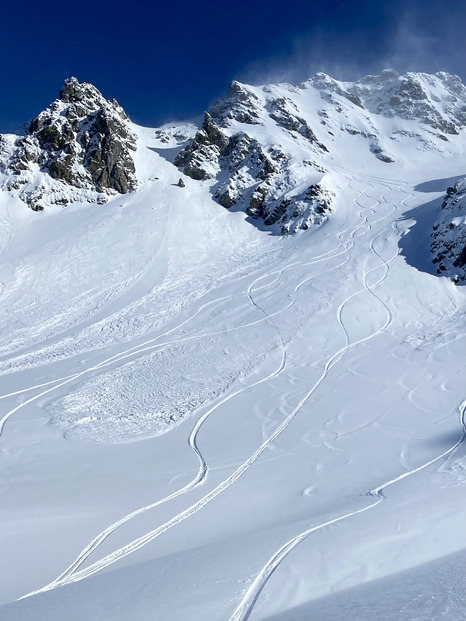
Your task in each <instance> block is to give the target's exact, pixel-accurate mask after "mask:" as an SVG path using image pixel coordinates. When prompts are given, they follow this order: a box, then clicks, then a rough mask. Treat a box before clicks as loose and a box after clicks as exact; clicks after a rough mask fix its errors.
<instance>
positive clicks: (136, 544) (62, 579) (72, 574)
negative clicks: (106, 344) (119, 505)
mask: <svg viewBox="0 0 466 621" xmlns="http://www.w3.org/2000/svg"><path fill="white" fill-rule="evenodd" d="M348 185H349V183H348ZM372 187H373V186H372ZM390 189H391V188H390ZM364 193H365V191H360V192H359V196H361V195H362V194H364ZM366 196H367V195H366ZM368 198H369V199H370V200H376V204H375V206H377V205H380V204H381V201H379V200H378V199H373V198H371V197H368ZM354 202H355V203H356V204H357V205H358V206H359V207H361V210H360V211H359V212H358V215H359V216H360V217H362V218H363V222H362V223H360V224H358V225H357V226H355V227H349V228H348V229H345V230H343V231H340V233H338V234H337V238H338V239H339V244H338V246H337V247H336V248H335V249H333V250H331V251H329V252H327V253H324V254H323V255H318V256H317V257H314V258H313V259H312V260H311V261H309V262H306V263H303V262H295V263H293V264H289V265H287V266H285V267H283V268H282V269H281V270H278V271H277V270H276V271H272V272H269V273H267V274H263V275H262V276H260V277H258V278H256V279H255V280H254V281H253V282H252V283H251V284H250V285H249V287H248V289H247V296H248V299H249V301H250V303H251V304H252V305H254V306H256V307H257V308H258V309H259V310H260V311H261V312H262V313H264V315H265V317H264V319H263V320H261V321H267V320H271V318H272V317H273V316H275V315H277V314H278V313H279V312H283V311H284V310H285V309H287V308H289V307H290V305H292V304H293V303H294V299H292V300H291V302H290V303H289V304H288V305H287V306H286V307H285V308H284V309H281V310H280V311H277V312H275V313H272V314H270V315H268V314H267V313H265V311H263V309H262V308H261V307H260V306H259V305H258V304H257V303H256V302H255V301H254V299H253V297H252V292H253V291H254V290H259V289H262V288H264V287H266V286H270V285H272V284H274V283H276V282H277V281H278V280H279V279H280V277H281V274H282V273H283V272H284V271H285V270H286V269H290V268H291V267H293V266H295V265H297V264H300V265H301V266H305V265H311V264H314V263H317V262H319V261H322V260H327V259H328V258H333V257H335V256H339V254H344V253H346V252H348V250H349V249H350V248H351V247H352V245H353V244H354V242H353V240H354V238H355V237H356V232H357V231H358V230H359V229H360V228H362V227H363V226H364V225H366V230H364V231H363V234H365V233H367V232H368V231H369V230H370V227H371V224H370V223H369V222H368V220H367V216H364V217H363V216H362V214H363V213H364V211H366V210H370V211H371V212H372V213H375V212H374V209H373V207H364V206H362V205H361V204H359V203H357V199H356V200H355V201H354ZM389 215H390V214H386V215H385V216H383V217H382V218H379V219H378V220H375V221H373V222H372V224H374V223H375V222H378V221H379V220H383V219H386V218H387V217H388V216H389ZM348 231H350V234H349V243H348V242H345V243H342V241H341V236H342V235H343V234H344V233H346V232H348ZM376 237H378V235H377V236H376ZM374 240H375V238H374ZM374 240H372V242H371V246H370V247H371V249H372V251H373V252H374V253H375V254H377V253H376V252H375V250H374V249H373V246H372V244H373V242H374ZM342 246H343V251H342V252H341V253H336V251H337V250H338V249H339V248H340V247H342ZM377 256H378V257H379V259H380V260H382V261H383V259H382V258H381V257H380V256H379V255H378V254H377ZM396 256H398V253H397V254H396V255H395V256H394V257H392V258H391V259H390V260H389V261H388V262H384V261H383V264H380V265H377V266H375V267H374V268H372V269H370V270H368V271H367V272H365V274H364V276H363V288H362V289H360V290H358V291H356V292H355V293H353V294H352V295H351V296H349V297H348V298H347V299H346V300H344V301H343V302H342V303H341V304H340V306H339V308H338V311H337V318H338V320H339V324H340V325H341V327H342V328H343V331H344V334H345V345H344V347H343V348H341V349H340V350H338V351H337V352H336V353H335V354H333V355H332V356H331V357H330V358H329V359H328V360H327V362H326V364H325V367H324V371H323V373H322V375H321V377H320V378H319V379H318V380H317V382H316V383H315V384H314V386H313V387H312V388H311V390H310V391H308V393H307V394H306V395H305V397H304V399H302V400H301V401H300V402H299V404H298V405H297V406H296V407H295V409H294V410H293V411H292V412H291V414H290V415H288V417H287V418H286V419H285V420H284V421H283V422H282V423H281V425H279V426H278V427H277V428H276V430H275V431H274V433H273V434H272V435H271V436H269V438H267V439H266V440H265V441H264V442H263V443H262V444H261V445H260V447H259V448H258V449H257V450H256V452H255V453H254V454H253V455H252V456H251V457H250V458H249V459H248V460H246V462H244V463H243V464H241V466H240V467H239V468H238V469H237V470H236V471H235V472H234V473H233V474H232V475H231V476H230V477H228V478H227V479H226V480H225V481H223V482H222V483H220V484H219V485H218V486H217V487H216V488H215V489H214V490H212V491H211V492H210V493H209V494H207V495H206V496H204V497H203V498H201V499H200V500H199V501H198V502H197V503H195V504H194V505H192V506H191V507H189V508H188V509H186V510H185V511H183V512H181V513H179V514H178V515H177V516H175V517H173V518H172V519H171V520H169V521H168V522H166V523H165V524H162V525H161V526H159V527H158V528H157V529H155V530H153V531H150V532H149V533H147V534H146V535H144V536H142V537H139V538H138V539H136V540H134V541H133V542H130V543H129V544H127V545H125V546H123V547H122V548H120V549H119V550H116V551H115V552H113V553H111V554H109V555H107V556H106V557H104V558H102V559H101V560H100V561H97V562H95V563H94V564H92V565H90V566H89V567H87V568H86V569H84V570H81V571H79V572H77V569H78V567H79V566H80V565H81V564H82V563H83V562H84V560H86V558H87V557H88V556H89V555H90V554H91V553H92V552H93V551H94V550H95V549H96V548H97V547H98V546H99V545H100V544H101V543H102V542H103V541H104V540H105V539H107V537H108V536H109V535H110V534H111V533H112V532H114V531H115V530H116V529H117V528H118V527H119V526H121V525H122V524H124V523H125V522H127V521H129V520H130V519H132V518H133V517H135V516H136V515H139V514H141V513H143V512H145V511H148V510H150V509H152V508H154V507H156V506H159V505H160V504H162V503H164V502H167V501H168V500H171V499H173V498H175V497H176V496H179V495H181V494H184V493H186V492H188V491H190V490H191V489H193V488H194V487H195V486H197V485H199V484H200V483H201V482H203V480H204V479H205V478H206V476H207V473H208V467H207V464H206V462H205V460H204V458H203V456H202V454H201V452H200V451H199V449H198V446H197V435H198V433H199V430H200V428H201V427H202V425H203V423H204V422H205V420H206V419H207V418H208V416H210V414H211V413H212V412H213V411H215V410H216V409H217V408H218V407H220V406H221V405H222V404H223V403H225V402H226V401H228V400H230V399H232V398H234V397H235V396H237V395H238V394H239V393H241V392H243V391H244V390H247V389H249V388H251V387H253V386H256V385H258V384H260V383H263V382H265V381H267V380H268V379H271V378H272V377H275V376H277V375H278V374H279V373H281V372H282V371H283V369H284V368H285V365H286V352H285V350H284V343H283V340H282V338H281V335H280V334H279V337H280V340H281V344H282V361H281V363H280V366H279V367H278V369H276V370H275V371H274V372H273V373H272V374H270V375H269V376H267V377H265V378H263V379H261V380H259V381H258V382H255V383H254V384H251V385H248V386H246V387H244V388H242V389H240V390H238V391H236V392H235V393H232V394H231V395H228V396H227V397H226V398H224V399H223V400H222V401H220V402H219V403H217V404H216V405H215V406H214V407H213V408H211V409H210V410H208V411H207V412H206V413H205V414H204V415H202V416H201V417H200V419H199V420H198V421H197V423H196V424H195V426H194V428H193V430H192V432H191V434H190V436H189V439H188V443H189V445H190V447H191V449H192V450H193V451H194V452H195V454H196V456H197V458H198V460H199V471H198V474H197V475H196V477H195V478H194V479H193V480H192V481H191V482H190V483H188V484H187V485H186V486H184V487H183V488H181V489H180V490H177V491H175V492H174V493H173V494H170V495H169V496H167V497H165V498H163V499H161V500H159V501H156V502H155V503H152V504H150V505H147V506H145V507H141V508H139V509H137V510H135V511H133V512H131V513H130V514H128V515H127V516H125V517H123V518H121V519H120V520H118V521H117V522H115V523H114V524H112V525H110V526H109V527H107V528H106V529H105V530H104V531H102V532H101V533H100V534H99V535H97V536H96V537H95V538H94V539H93V540H92V542H91V543H90V544H88V546H86V548H84V550H82V552H81V553H80V554H79V555H78V557H77V558H76V559H75V561H73V563H72V564H71V565H70V566H69V567H68V568H67V569H66V570H65V571H64V572H63V573H62V574H61V575H60V576H59V577H58V578H57V579H55V580H54V581H53V582H51V583H50V584H48V585H46V586H45V587H43V588H41V589H39V590H37V591H33V592H31V593H28V594H27V595H24V596H23V597H29V596H31V595H34V594H36V593H41V592H44V591H48V590H51V589H53V588H56V587H59V586H62V585H64V584H68V583H70V582H76V581H78V580H82V579H84V578H86V577H88V576H90V575H92V574H94V573H96V572H97V571H100V570H102V569H103V568H104V567H107V566H108V565H110V564H112V563H114V562H116V561H117V560H119V559H120V558H123V557H124V556H127V555H128V554H130V553H132V552H134V551H136V550H138V549H140V548H141V547H142V546H144V545H146V544H147V543H149V542H150V541H152V540H153V539H155V538H156V537H158V536H159V535H161V534H162V533H163V532H165V531H166V530H168V529H170V528H172V527H173V526H174V525H175V524H178V523H179V522H181V521H183V520H184V519H186V518H187V517H189V516H190V515H193V514H194V513H197V511H199V510H200V509H201V508H202V507H203V506H205V505H206V504H207V503H208V502H210V501H211V500H212V499H213V498H215V497H216V496H217V495H218V494H219V493H221V492H222V491H224V490H225V489H226V488H228V487H229V486H230V485H232V484H233V483H234V482H235V481H236V480H237V479H238V478H239V477H240V476H241V475H242V474H243V473H244V472H245V471H246V470H247V469H248V468H249V467H250V466H251V465H252V464H253V463H254V462H255V461H256V460H257V459H258V458H259V457H260V455H261V454H262V453H263V452H264V451H265V449H266V448H267V447H268V446H269V445H270V444H271V443H272V442H273V441H274V440H275V439H276V438H277V437H278V435H280V433H281V432H282V431H283V430H284V429H285V428H286V427H287V426H288V425H289V424H290V422H291V420H292V419H293V418H294V417H295V415H296V414H297V412H298V411H299V410H300V409H301V408H302V407H303V406H304V404H305V403H306V401H307V400H308V399H309V398H310V396H311V395H312V394H313V393H314V392H315V390H316V389H317V387H318V386H319V385H320V384H321V383H322V381H323V380H324V379H325V377H326V376H327V374H328V372H329V371H330V369H331V368H332V367H333V366H334V365H335V364H337V362H339V361H340V360H341V358H342V357H343V356H344V355H345V353H346V352H347V351H348V350H349V349H350V348H352V347H354V346H355V345H357V344H359V343H361V342H364V341H366V340H368V338H373V337H374V336H376V335H377V334H379V333H381V332H382V331H383V330H385V329H386V327H387V326H388V325H389V322H390V321H391V315H390V321H389V322H388V323H387V322H386V324H385V325H384V326H383V328H381V329H379V330H378V331H377V332H376V333H374V334H372V335H369V336H368V337H365V338H363V339H360V340H358V341H356V342H354V343H351V344H350V343H349V337H348V334H347V332H346V329H345V327H344V324H343V322H342V320H341V313H342V311H343V308H344V306H345V305H346V303H347V302H348V301H349V300H350V299H352V298H353V297H355V296H356V295H359V294H360V293H362V292H364V291H368V292H369V293H371V294H372V295H375V294H373V293H372V291H371V288H370V287H368V286H367V283H366V279H367V276H368V275H369V274H370V273H372V272H374V271H375V270H377V269H379V268H380V267H382V266H385V267H386V268H387V269H388V263H389V262H391V261H392V260H394V259H395V258H396ZM325 257H327V258H325ZM337 267H340V265H338V266H336V267H334V268H331V269H330V270H327V271H331V270H333V269H337ZM325 273H326V272H325ZM272 275H276V276H277V277H276V278H275V279H274V280H273V281H271V282H270V283H268V284H266V285H264V286H262V287H258V288H257V289H255V284H256V283H257V282H260V281H261V280H264V279H265V278H269V277H270V276H272ZM318 275H320V274H316V275H312V276H309V277H307V278H305V279H303V280H302V281H301V282H300V283H299V284H298V285H297V286H296V287H295V290H294V293H296V292H297V291H298V290H299V288H300V287H301V286H302V285H303V284H304V283H305V282H307V281H309V280H310V279H311V278H314V277H316V276H318ZM385 277H386V272H385V273H384V274H383V275H382V277H381V278H379V280H378V281H377V282H376V283H374V284H373V285H372V287H375V286H376V285H377V284H378V283H379V282H381V281H382V280H383V279H384V278H385ZM375 297H377V296H375ZM377 299H378V298H377ZM384 306H385V305H384ZM386 308H387V307H386ZM387 311H388V312H390V311H389V309H388V308H387ZM198 312H200V311H198ZM184 323H185V322H184ZM254 323H258V322H254ZM274 327H275V329H276V330H277V331H278V328H277V327H276V326H274ZM174 329H176V328H173V329H172V330H171V331H173V330H174ZM230 330H231V329H226V330H224V331H222V333H224V332H228V331H230ZM278 333H279V331H278ZM157 338H160V336H159V337H157ZM188 338H194V337H188ZM138 347H141V346H138ZM135 349H136V348H135ZM139 351H140V350H138V352H139ZM121 355H122V354H119V356H121ZM101 364H103V363H101ZM96 366H97V365H96ZM54 388H55V387H54ZM52 389H53V388H52ZM21 599H22V598H21Z"/></svg>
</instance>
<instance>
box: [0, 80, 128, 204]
mask: <svg viewBox="0 0 466 621" xmlns="http://www.w3.org/2000/svg"><path fill="white" fill-rule="evenodd" d="M135 149H136V137H135V135H134V134H133V133H132V131H131V130H130V128H129V120H128V117H127V116H126V114H125V112H124V111H123V109H122V108H121V106H119V105H118V103H117V102H116V101H115V100H113V101H107V100H106V99H104V97H103V96H102V95H101V94H100V92H99V91H98V90H97V89H96V88H95V87H94V86H92V85H91V84H86V83H83V84H80V83H79V82H78V81H77V80H76V78H70V79H68V80H66V81H65V84H64V86H63V88H62V89H61V91H60V96H59V98H58V99H57V100H56V101H54V102H53V103H52V104H51V105H50V106H49V107H48V108H47V109H46V110H44V111H43V112H41V113H40V114H39V115H38V116H37V117H36V118H35V119H33V120H32V121H31V123H30V124H29V127H28V134H27V135H26V136H14V135H6V136H2V135H0V173H2V174H1V177H0V184H1V187H2V188H3V189H5V190H7V191H8V192H10V193H11V194H12V195H15V194H16V195H17V196H18V197H19V198H20V199H21V200H22V201H24V202H26V203H27V204H28V205H29V206H30V207H31V208H32V209H33V210H35V211H41V210H43V209H44V207H46V206H47V205H51V204H58V205H66V204H68V203H72V202H76V201H86V200H87V201H89V202H97V203H103V202H106V200H107V197H108V195H111V194H114V193H121V194H124V193H126V192H128V191H130V190H134V189H135V187H136V184H137V182H136V176H135V167H134V162H133V159H132V156H131V151H134V150H135Z"/></svg>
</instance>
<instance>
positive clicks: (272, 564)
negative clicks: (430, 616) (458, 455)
mask: <svg viewBox="0 0 466 621" xmlns="http://www.w3.org/2000/svg"><path fill="white" fill-rule="evenodd" d="M384 185H386V187H388V188H389V189H390V190H393V188H391V187H390V186H388V185H387V184H386V183H385V182H384ZM398 190H399V191H400V192H402V191H403V190H401V188H400V187H398ZM404 192H405V193H407V194H409V195H410V196H409V198H411V197H412V196H413V194H412V193H410V192H406V191H404ZM366 196H367V195H366ZM382 198H383V196H382ZM409 198H406V199H403V200H402V201H401V203H402V204H403V205H404V206H406V204H405V201H406V200H409ZM394 207H395V206H394ZM395 209H396V207H395ZM374 222H375V221H373V222H372V224H373V223H374ZM392 226H394V228H396V229H397V230H398V227H397V223H396V221H395V222H394V223H393V225H392ZM377 237H378V236H376V237H374V238H373V239H372V240H371V242H370V249H371V251H372V252H373V253H374V254H375V255H376V256H377V257H378V258H379V259H380V260H381V261H382V262H383V266H384V267H385V268H386V271H385V273H384V275H383V276H382V278H381V279H379V280H378V281H377V282H376V283H374V284H373V285H371V286H370V287H369V286H368V285H367V275H368V274H369V272H370V271H372V270H369V271H368V272H366V273H365V274H364V275H363V284H364V287H365V288H366V290H367V291H369V293H371V294H372V295H373V296H374V297H375V298H376V299H377V300H378V301H379V302H380V303H381V304H382V305H383V306H384V307H385V309H386V310H387V315H388V317H387V321H386V324H385V325H386V327H388V325H389V323H391V321H392V314H391V311H390V309H389V308H388V307H387V306H386V304H385V303H384V302H383V301H382V300H381V299H380V298H379V297H378V296H377V295H376V294H375V293H374V292H373V291H372V288H373V287H375V286H376V285H377V284H380V283H381V282H382V280H384V279H385V278H386V276H387V274H388V270H389V263H391V262H392V261H393V260H394V259H395V258H396V256H397V255H398V253H397V255H395V256H394V257H392V258H391V259H390V260H389V261H385V260H384V259H383V258H382V257H381V256H380V254H379V253H378V252H377V251H376V250H375V248H374V242H375V240H376V238H377ZM380 267H382V264H381V266H380ZM373 269H375V268H373ZM341 327H342V328H343V330H344V332H345V334H346V336H347V333H346V329H345V327H344V325H341ZM377 333H380V332H379V331H378V332H376V333H374V335H372V336H370V337H369V338H373V336H375V335H376V334H377ZM458 409H459V422H460V425H461V428H462V433H461V437H460V439H459V440H458V441H457V442H456V443H455V444H454V445H453V446H452V447H450V448H449V449H447V450H446V451H444V452H443V453H441V454H440V455H438V456H436V457H435V458H433V459H430V460H429V461H427V462H425V463H424V464H422V465H421V466H418V467H417V468H413V469H412V470H409V471H407V472H404V473H403V474H401V475H399V476H397V477H395V478H393V479H391V480H389V481H386V482H384V483H382V484H380V485H378V486H377V487H374V488H373V489H371V490H369V491H368V492H366V495H367V496H373V497H376V500H375V502H373V503H371V504H370V505H368V506H366V507H363V508H361V509H358V510H356V511H351V512H349V513H346V514H344V515H341V516H338V517H336V518H333V519H332V520H328V521H326V522H323V523H322V524H318V525H316V526H312V527H310V528H308V529H306V530H305V531H303V532H301V533H299V534H298V535H296V536H295V537H293V538H292V539H290V540H289V541H287V542H286V543H285V544H283V545H282V546H281V547H280V548H279V549H278V550H277V551H276V552H275V553H274V554H273V555H272V556H271V558H270V559H269V560H268V561H267V563H266V564H265V565H264V566H263V568H262V569H261V570H260V572H259V573H258V574H257V576H256V578H255V579H254V581H253V583H252V584H251V586H250V587H249V588H248V589H247V591H246V592H245V594H244V595H243V598H242V600H241V601H240V603H239V604H238V606H237V608H236V609H235V611H234V612H233V614H232V616H231V617H230V619H229V621H247V620H248V619H249V617H250V615H251V613H252V612H253V609H254V607H255V605H256V603H257V600H258V598H259V596H260V594H261V592H262V590H263V589H264V587H265V585H266V584H267V582H268V580H269V579H270V577H271V576H272V574H273V573H274V572H275V570H276V569H277V567H278V566H279V565H280V563H281V562H282V561H283V560H284V559H285V558H286V557H287V556H288V554H290V553H291V552H292V551H293V550H294V549H295V548H296V547H297V546H298V545H299V544H300V543H301V542H302V541H304V540H305V539H307V537H309V535H311V534H312V533H315V532H316V531H318V530H321V529H323V528H325V527H327V526H331V525H332V524H336V523H338V522H341V521H343V520H346V519H348V518H350V517H353V516H355V515H358V514H360V513H364V512H365V511H369V510H370V509H373V508H375V507H376V506H377V505H379V504H381V503H382V502H383V501H384V500H385V496H384V493H383V492H384V490H386V489H387V488H388V487H390V486H391V485H394V484H395V483H398V482H399V481H402V480H403V479H405V478H407V477H409V476H412V475H414V474H416V473H417V472H420V471H421V470H424V469H425V468H427V467H429V466H431V465H432V464H434V463H436V462H437V461H440V460H441V459H443V458H445V457H447V456H448V455H450V454H451V453H453V452H454V451H455V450H456V449H457V448H458V447H459V446H460V445H461V444H462V443H463V442H464V440H465V438H466V422H465V411H466V401H463V403H461V405H460V406H459V408H458Z"/></svg>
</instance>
